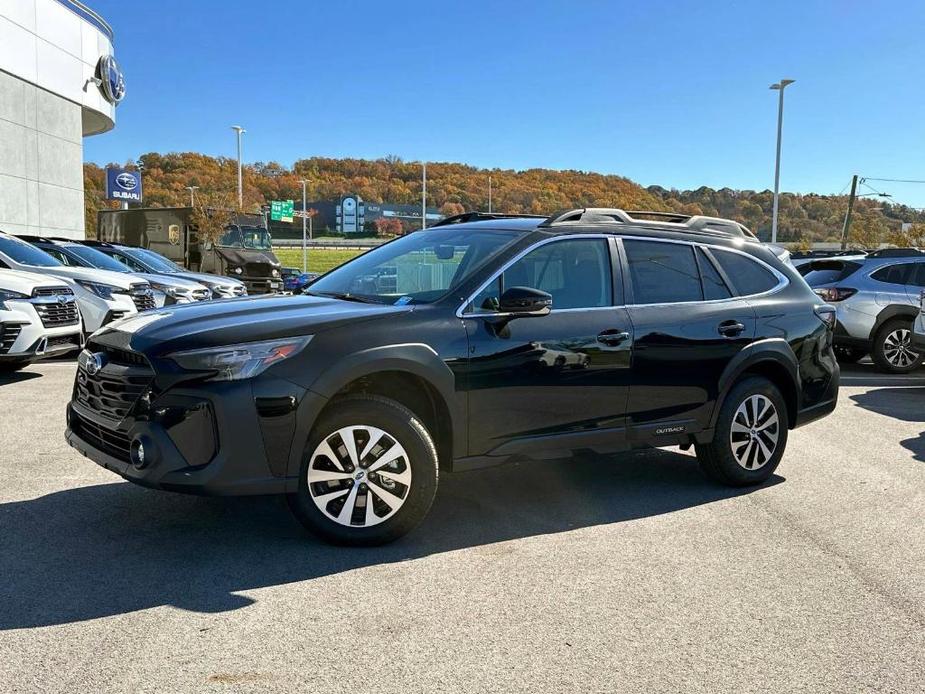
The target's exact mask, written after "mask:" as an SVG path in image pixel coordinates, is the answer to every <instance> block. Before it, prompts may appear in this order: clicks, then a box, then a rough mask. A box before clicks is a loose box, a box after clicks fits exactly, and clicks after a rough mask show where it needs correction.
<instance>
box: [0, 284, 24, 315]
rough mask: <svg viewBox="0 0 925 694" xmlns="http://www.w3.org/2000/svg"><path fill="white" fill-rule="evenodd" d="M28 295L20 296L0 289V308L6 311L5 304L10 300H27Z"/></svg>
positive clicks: (7, 307) (17, 293)
mask: <svg viewBox="0 0 925 694" xmlns="http://www.w3.org/2000/svg"><path fill="white" fill-rule="evenodd" d="M28 298H29V295H28V294H20V293H19V292H14V291H10V290H9V289H0V308H2V309H5V310H8V309H9V306H7V305H6V303H5V302H7V301H9V300H10V299H28Z"/></svg>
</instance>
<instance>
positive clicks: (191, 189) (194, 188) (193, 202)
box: [186, 186, 199, 207]
mask: <svg viewBox="0 0 925 694" xmlns="http://www.w3.org/2000/svg"><path fill="white" fill-rule="evenodd" d="M186 189H187V190H188V191H189V206H190V207H195V206H196V199H195V197H194V196H193V193H194V192H195V191H197V190H199V186H186Z"/></svg>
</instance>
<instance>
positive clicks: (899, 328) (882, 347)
mask: <svg viewBox="0 0 925 694" xmlns="http://www.w3.org/2000/svg"><path fill="white" fill-rule="evenodd" d="M870 355H871V358H872V359H873V360H874V364H876V365H877V368H879V369H880V370H881V371H885V372H887V373H893V374H905V373H909V372H910V371H915V370H916V369H917V368H919V366H921V365H922V354H920V353H919V352H917V351H915V350H913V349H912V319H910V318H891V319H890V320H888V321H887V322H886V323H884V324H883V326H882V327H881V328H880V330H878V331H877V334H876V335H875V336H874V344H873V349H872V350H871V353H870Z"/></svg>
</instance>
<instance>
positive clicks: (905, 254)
mask: <svg viewBox="0 0 925 694" xmlns="http://www.w3.org/2000/svg"><path fill="white" fill-rule="evenodd" d="M917 255H925V252H923V251H920V250H919V249H918V248H878V249H877V250H876V251H870V252H869V253H868V254H867V257H868V258H911V257H913V256H917Z"/></svg>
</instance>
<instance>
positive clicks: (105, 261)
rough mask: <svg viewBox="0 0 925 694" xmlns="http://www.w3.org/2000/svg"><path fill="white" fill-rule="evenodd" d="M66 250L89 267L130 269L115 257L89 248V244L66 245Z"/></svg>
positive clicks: (123, 270)
mask: <svg viewBox="0 0 925 694" xmlns="http://www.w3.org/2000/svg"><path fill="white" fill-rule="evenodd" d="M67 252H68V253H70V254H71V255H73V256H76V257H77V258H78V259H79V260H82V261H84V263H85V264H86V265H88V266H89V267H95V268H97V269H98V270H112V271H113V272H131V269H130V268H129V267H128V266H127V265H123V264H122V263H120V262H119V261H118V260H116V259H115V258H111V257H110V256H108V255H106V254H105V253H103V252H101V251H98V250H96V249H95V248H90V247H89V246H68V247H67Z"/></svg>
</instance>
